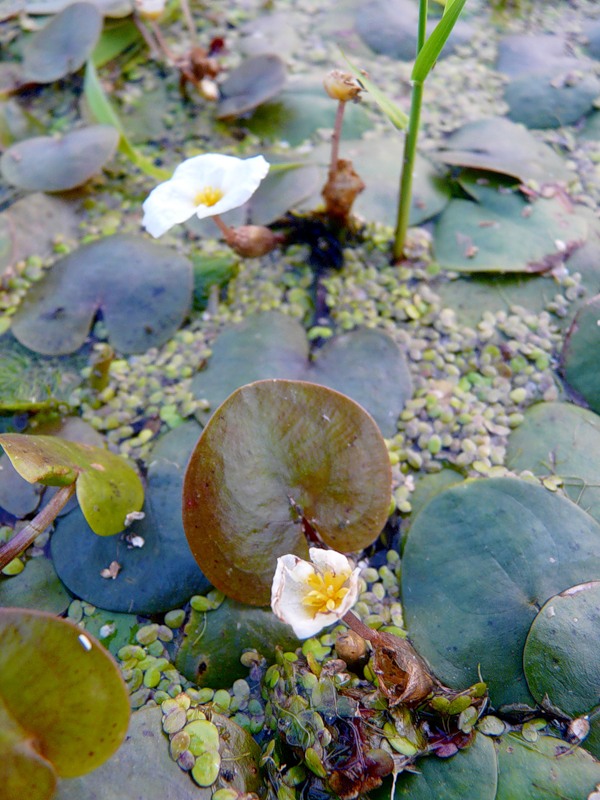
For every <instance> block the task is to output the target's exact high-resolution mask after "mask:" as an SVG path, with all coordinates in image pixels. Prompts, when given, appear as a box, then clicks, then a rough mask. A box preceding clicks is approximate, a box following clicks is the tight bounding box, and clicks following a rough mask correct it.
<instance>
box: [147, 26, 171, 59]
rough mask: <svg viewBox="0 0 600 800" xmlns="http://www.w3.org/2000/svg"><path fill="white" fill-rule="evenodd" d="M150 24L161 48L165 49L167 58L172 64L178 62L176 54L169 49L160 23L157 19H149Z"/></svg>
mask: <svg viewBox="0 0 600 800" xmlns="http://www.w3.org/2000/svg"><path fill="white" fill-rule="evenodd" d="M148 24H149V25H150V29H151V30H152V33H153V34H154V36H155V37H156V41H157V42H158V44H159V46H160V49H161V50H162V51H163V53H164V54H165V56H166V57H167V60H168V61H170V62H171V63H172V64H174V63H176V61H177V59H176V58H175V56H174V55H173V53H172V52H171V50H170V49H169V45H168V44H167V43H166V41H165V37H164V36H163V35H162V31H161V29H160V28H159V27H158V23H157V22H156V20H153V19H149V20H148Z"/></svg>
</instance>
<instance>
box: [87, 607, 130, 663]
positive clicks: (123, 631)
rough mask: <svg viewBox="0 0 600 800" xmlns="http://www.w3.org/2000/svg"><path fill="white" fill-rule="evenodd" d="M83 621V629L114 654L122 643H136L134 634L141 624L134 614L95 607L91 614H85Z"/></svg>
mask: <svg viewBox="0 0 600 800" xmlns="http://www.w3.org/2000/svg"><path fill="white" fill-rule="evenodd" d="M84 621H85V630H86V631H89V632H90V633H91V634H92V635H93V636H95V637H96V639H98V641H99V642H100V644H101V645H102V646H103V647H106V649H107V650H108V651H109V652H110V653H112V654H113V655H114V656H116V655H117V653H118V652H119V650H120V649H121V647H123V646H124V645H126V644H137V641H136V640H135V634H136V632H137V631H138V629H139V628H140V627H141V625H140V623H139V622H138V619H137V616H136V615H135V614H119V613H118V612H116V611H104V609H102V608H96V609H95V610H94V612H93V613H92V614H91V615H87V614H86V616H85V617H84Z"/></svg>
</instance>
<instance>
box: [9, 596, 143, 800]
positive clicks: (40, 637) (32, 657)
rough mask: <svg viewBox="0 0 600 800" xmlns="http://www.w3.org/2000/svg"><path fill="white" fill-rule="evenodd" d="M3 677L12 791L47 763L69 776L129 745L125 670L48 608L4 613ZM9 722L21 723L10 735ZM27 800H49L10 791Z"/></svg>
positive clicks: (18, 799)
mask: <svg viewBox="0 0 600 800" xmlns="http://www.w3.org/2000/svg"><path fill="white" fill-rule="evenodd" d="M0 672H1V673H2V686H1V687H0V709H1V711H0V714H1V715H2V717H3V723H4V724H3V726H2V728H3V736H2V737H0V749H1V750H2V766H3V775H6V772H4V770H7V772H8V775H9V781H8V782H9V786H11V782H10V781H11V778H13V779H14V777H15V775H14V772H15V771H16V772H17V774H19V773H21V772H22V771H23V770H25V769H27V770H29V765H31V767H32V768H34V769H37V766H38V764H39V760H40V758H42V759H45V761H46V763H47V764H48V767H49V768H50V769H51V770H52V771H53V772H56V774H58V775H60V776H62V777H72V776H76V775H83V774H85V773H86V772H89V771H91V770H93V769H95V768H96V767H98V766H99V765H100V764H102V763H103V762H104V761H105V760H106V759H107V758H109V757H110V756H111V755H112V754H113V753H114V752H115V750H116V749H117V748H118V747H119V745H120V744H121V742H122V741H123V738H124V736H125V733H126V731H127V724H128V721H129V699H128V695H127V689H126V687H125V684H124V683H123V679H122V678H121V674H120V671H119V669H118V668H117V665H116V664H115V663H114V661H113V660H112V658H111V657H110V656H109V655H108V653H107V652H106V650H104V648H103V647H101V646H100V645H99V644H98V642H97V641H96V640H95V639H94V638H93V637H92V636H88V635H87V634H85V633H83V632H82V631H81V629H80V628H78V627H76V626H75V625H72V624H71V623H69V622H67V621H65V620H64V619H60V618H58V617H54V616H52V615H51V614H46V613H43V612H41V611H27V610H24V609H20V608H2V609H0ZM7 721H8V723H9V724H10V725H11V726H13V725H14V728H13V730H11V729H10V728H9V730H8V735H6V733H7V730H6V726H5V725H6V722H7ZM19 728H21V730H19ZM24 778H25V780H27V775H26V774H25V776H24ZM5 796H6V795H5ZM25 796H27V797H28V798H30V797H46V796H47V795H46V794H44V793H40V794H37V795H34V794H28V795H23V794H18V793H9V795H8V798H7V800H22V798H23V797H25Z"/></svg>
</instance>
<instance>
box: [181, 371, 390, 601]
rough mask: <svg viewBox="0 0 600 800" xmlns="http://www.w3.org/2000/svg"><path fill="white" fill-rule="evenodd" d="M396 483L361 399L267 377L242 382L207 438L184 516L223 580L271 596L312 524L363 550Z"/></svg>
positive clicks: (335, 541)
mask: <svg viewBox="0 0 600 800" xmlns="http://www.w3.org/2000/svg"><path fill="white" fill-rule="evenodd" d="M390 493H391V478H390V465H389V457H388V454H387V449H386V447H385V443H384V441H383V439H382V437H381V434H380V433H379V430H378V429H377V426H376V424H375V422H374V421H373V419H372V417H370V416H369V415H368V414H367V413H366V412H365V411H364V410H363V409H362V408H361V407H360V406H359V405H357V404H356V403H354V402H353V401H352V400H350V399H349V398H347V397H345V396H344V395H341V394H339V393H338V392H334V391H333V390H331V389H328V388H326V387H324V386H317V385H316V384H312V383H304V382H301V381H287V380H275V381H270V380H269V381H259V382H257V383H252V384H249V385H247V386H243V387H242V388H241V389H238V390H237V391H236V392H234V394H232V395H231V396H230V397H229V398H228V399H227V400H226V401H225V402H224V403H223V404H222V405H221V406H220V407H219V408H218V409H217V411H215V413H214V414H213V416H212V417H211V419H210V421H209V423H208V425H207V426H206V428H205V429H204V431H203V433H202V436H201V437H200V439H199V440H198V444H197V445H196V449H195V450H194V452H193V453H192V457H191V459H190V463H189V465H188V469H187V472H186V476H185V481H184V488H183V524H184V529H185V532H186V535H187V537H188V541H189V543H190V547H191V550H192V553H193V554H194V556H195V558H196V559H197V561H198V563H199V564H200V565H201V568H202V570H203V572H205V574H206V575H207V577H208V578H209V580H210V581H211V582H212V583H213V584H214V585H215V586H216V587H217V588H219V589H221V591H223V592H224V593H225V594H227V595H229V596H231V597H233V598H235V599H236V600H241V601H243V602H248V603H252V604H253V605H266V604H267V603H268V602H269V599H270V595H271V582H272V578H273V574H274V572H275V564H276V561H277V558H278V557H279V556H282V555H284V554H285V553H296V554H297V555H298V556H300V557H304V558H306V557H307V555H308V544H307V541H306V538H305V536H304V534H303V532H302V528H303V526H304V525H309V526H311V527H312V528H313V529H315V530H316V531H317V532H318V534H319V536H320V537H321V539H322V540H323V541H324V542H325V544H327V545H329V546H330V547H332V548H334V549H336V550H339V551H342V552H350V551H357V550H362V549H363V548H364V547H366V546H367V545H368V544H370V543H371V542H373V541H374V540H375V539H376V538H377V536H378V535H379V533H380V531H381V529H382V528H383V525H384V524H385V521H386V519H387V514H388V509H389V502H390Z"/></svg>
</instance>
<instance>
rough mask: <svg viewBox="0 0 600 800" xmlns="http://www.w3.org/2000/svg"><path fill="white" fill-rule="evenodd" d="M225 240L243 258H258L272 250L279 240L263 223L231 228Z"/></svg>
mask: <svg viewBox="0 0 600 800" xmlns="http://www.w3.org/2000/svg"><path fill="white" fill-rule="evenodd" d="M225 241H226V242H227V244H228V245H229V247H231V249H232V250H235V252H236V253H237V254H238V255H240V256H242V257H243V258H258V257H259V256H264V255H266V254H267V253H270V252H271V250H274V249H275V248H276V247H277V245H278V244H279V243H280V241H281V240H280V237H279V236H277V234H275V233H273V231H272V230H269V228H266V227H265V226H264V225H242V226H241V227H239V228H231V229H230V232H229V233H228V234H227V235H226V236H225Z"/></svg>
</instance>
